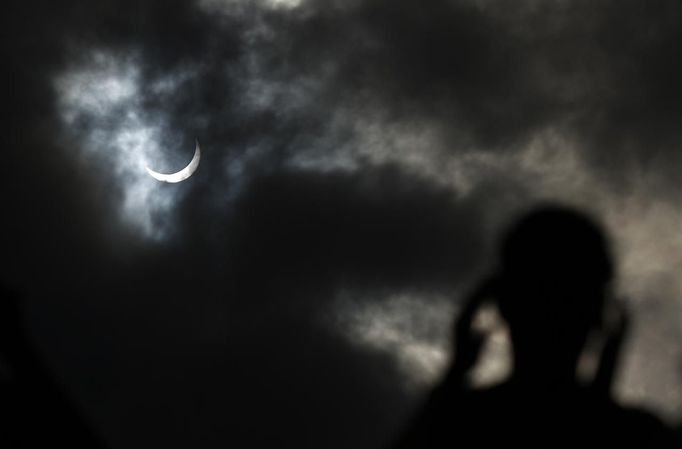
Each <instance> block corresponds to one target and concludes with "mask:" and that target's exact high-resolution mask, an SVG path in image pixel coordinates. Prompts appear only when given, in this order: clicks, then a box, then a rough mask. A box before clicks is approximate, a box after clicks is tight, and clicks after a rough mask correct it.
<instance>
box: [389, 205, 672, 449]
mask: <svg viewBox="0 0 682 449" xmlns="http://www.w3.org/2000/svg"><path fill="white" fill-rule="evenodd" d="M612 278H613V266H612V262H611V258H610V255H609V251H608V246H607V242H606V240H605V237H604V235H603V234H602V232H601V231H600V229H599V228H598V227H597V226H596V225H595V224H594V223H593V222H592V221H591V220H590V219H589V218H588V217H586V216H584V215H583V214H581V213H579V212H576V211H574V210H572V209H568V208H564V207H561V206H547V207H544V208H541V209H537V210H535V211H532V212H531V213H529V214H528V215H526V216H525V217H523V218H522V219H521V220H520V221H519V222H518V223H517V224H516V225H515V226H513V227H512V228H511V230H510V231H509V232H508V233H507V235H506V236H505V238H504V240H503V243H502V248H501V254H500V264H499V268H498V270H497V273H495V274H494V275H493V276H491V277H490V278H489V279H487V280H485V281H484V282H482V283H481V284H480V285H479V286H478V288H476V289H475V291H474V293H473V294H472V295H471V296H470V298H469V300H468V301H467V302H466V304H465V305H464V308H463V311H462V313H461V314H460V317H459V319H458V322H457V324H456V328H455V339H456V341H455V358H454V360H453V363H452V366H451V367H450V370H449V372H448V373H447V375H446V378H445V380H444V381H443V383H442V384H441V385H440V386H439V387H437V388H436V389H435V390H434V392H433V393H432V394H431V396H430V398H429V399H428V401H427V403H426V406H425V407H424V410H423V411H422V413H421V414H420V415H419V416H418V417H417V419H416V421H415V422H414V423H413V426H412V427H411V428H410V429H409V430H408V432H407V433H406V434H405V435H404V437H403V439H402V440H401V441H400V442H399V444H398V446H397V447H399V448H440V447H470V446H474V445H476V446H480V447H543V448H544V447H547V448H551V447H556V446H567V447H582V445H588V444H597V445H608V446H609V447H611V445H614V447H615V445H616V444H627V445H628V447H630V446H634V447H647V448H648V447H662V446H664V445H667V444H669V443H668V439H670V432H669V431H668V429H666V427H665V426H664V425H663V424H662V423H661V422H660V421H659V420H658V419H657V418H656V417H654V416H653V415H651V414H649V413H647V412H644V411H642V410H637V409H628V408H625V407H622V406H620V405H618V404H616V403H615V402H614V401H613V400H612V399H611V395H610V390H611V384H612V379H613V376H614V372H615V370H616V366H617V362H618V352H619V349H620V346H621V343H622V340H623V336H624V334H625V329H626V322H627V320H626V319H627V316H626V314H625V312H624V310H623V309H622V305H621V304H620V303H618V302H617V301H615V300H614V299H612V298H611V296H610V293H609V287H610V282H611V280H612ZM486 303H488V304H491V305H494V306H496V307H497V309H498V311H499V313H500V315H501V316H502V318H503V320H504V321H505V322H506V324H507V326H508V329H509V334H510V338H511V343H512V348H513V371H512V374H511V375H510V377H509V378H508V379H507V380H506V381H504V382H503V383H501V384H498V385H496V386H493V387H489V388H481V389H474V388H471V387H470V386H469V385H468V384H467V375H468V374H469V372H470V370H471V368H472V367H473V366H474V365H475V364H476V361H477V358H478V355H479V349H480V347H481V344H482V342H483V340H484V339H485V335H479V334H477V333H476V332H475V331H474V330H473V328H472V322H473V320H474V317H475V316H476V314H477V312H478V311H479V310H480V308H481V306H482V305H483V304H486ZM593 340H599V341H601V343H602V344H601V347H602V349H601V351H595V348H593V347H590V346H591V345H589V344H588V342H589V341H593ZM586 350H588V351H589V350H592V351H593V352H594V353H595V355H596V357H597V360H598V363H597V368H596V369H595V373H594V375H593V376H592V377H591V378H590V379H587V380H581V379H579V378H578V377H577V376H576V370H577V368H578V362H579V359H580V357H581V354H583V353H584V351H586ZM577 445H581V446H577Z"/></svg>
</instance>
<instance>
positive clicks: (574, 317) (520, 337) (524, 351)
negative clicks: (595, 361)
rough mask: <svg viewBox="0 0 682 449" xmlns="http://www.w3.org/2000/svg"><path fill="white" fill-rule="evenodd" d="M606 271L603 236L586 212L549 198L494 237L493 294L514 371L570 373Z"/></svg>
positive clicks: (601, 296)
mask: <svg viewBox="0 0 682 449" xmlns="http://www.w3.org/2000/svg"><path fill="white" fill-rule="evenodd" d="M612 275H613V267H612V263H611V258H610V256H609V251H608V247H607V242H606V238H605V236H604V234H603V233H602V231H601V230H600V229H599V227H598V226H597V225H596V224H595V223H594V222H593V221H592V220H591V219H590V218H588V217H587V216H586V215H584V214H582V213H580V212H578V211H575V210H573V209H570V208H567V207H562V206H554V205H552V206H546V207H542V208H539V209H536V210H534V211H532V212H530V213H529V214H527V215H525V216H524V217H523V218H522V219H521V220H520V221H519V222H518V223H516V224H515V225H514V226H513V227H512V228H511V229H510V230H509V232H508V233H507V234H506V236H505V239H504V241H503V243H502V251H501V267H500V274H499V285H498V294H497V296H498V301H499V308H500V312H501V313H502V315H503V317H504V318H505V320H506V321H507V323H508V325H509V328H510V333H511V338H512V344H513V347H514V359H515V371H517V369H526V368H530V369H538V370H541V371H543V372H547V371H550V372H551V371H552V370H554V371H557V370H558V371H561V372H562V373H560V375H566V376H570V375H573V374H574V372H575V364H576V362H577V359H578V357H579V355H580V352H581V351H582V349H583V347H584V345H585V341H586V339H587V337H588V335H589V333H590V331H591V330H592V329H594V328H595V327H596V326H598V325H599V324H600V323H601V320H602V311H603V307H604V301H605V293H606V288H607V287H608V285H609V281H610V280H611V278H612ZM554 374H558V373H556V372H555V373H554Z"/></svg>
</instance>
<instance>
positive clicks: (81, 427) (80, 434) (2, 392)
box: [0, 285, 102, 449]
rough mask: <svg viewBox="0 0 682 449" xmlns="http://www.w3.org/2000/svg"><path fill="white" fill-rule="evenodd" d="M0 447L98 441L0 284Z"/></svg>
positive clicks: (14, 298)
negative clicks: (50, 370)
mask: <svg viewBox="0 0 682 449" xmlns="http://www.w3.org/2000/svg"><path fill="white" fill-rule="evenodd" d="M0 359H1V360H2V363H3V370H2V371H3V372H2V380H0V448H3V449H5V448H51V447H54V448H58V447H59V448H61V447H64V448H100V447H102V446H101V444H100V443H99V441H98V439H96V438H95V437H94V435H93V433H92V432H91V430H90V429H89V428H88V426H86V425H85V423H84V422H83V420H82V419H81V416H80V414H79V413H78V412H77V411H76V409H75V408H74V406H73V405H72V404H71V402H70V401H68V400H67V399H66V396H65V395H64V394H63V393H62V391H61V389H60V388H59V387H58V386H57V383H56V382H55V381H54V380H53V378H52V376H51V375H50V373H49V370H48V369H47V368H46V367H45V366H44V365H43V363H42V361H41V359H40V357H38V356H37V354H36V353H35V351H34V350H33V347H32V345H31V343H30V341H29V340H28V338H27V337H26V334H25V330H24V328H23V326H22V319H21V313H20V297H19V295H17V294H16V293H15V292H13V291H11V290H9V289H6V288H4V287H3V286H1V285H0Z"/></svg>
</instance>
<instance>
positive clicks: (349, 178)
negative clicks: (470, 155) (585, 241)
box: [1, 0, 682, 448]
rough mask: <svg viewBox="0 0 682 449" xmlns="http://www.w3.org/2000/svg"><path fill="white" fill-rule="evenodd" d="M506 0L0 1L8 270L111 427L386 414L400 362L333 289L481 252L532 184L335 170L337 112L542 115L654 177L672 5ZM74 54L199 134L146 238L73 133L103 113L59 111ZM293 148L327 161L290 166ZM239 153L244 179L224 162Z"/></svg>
mask: <svg viewBox="0 0 682 449" xmlns="http://www.w3.org/2000/svg"><path fill="white" fill-rule="evenodd" d="M506 3H508V2H492V1H479V2H475V1H445V0H433V1H430V2H428V3H426V2H416V1H413V2H410V1H407V0H398V1H395V0H394V1H388V0H367V1H352V2H342V1H331V0H330V1H326V0H320V1H307V2H303V3H302V5H301V6H300V7H298V8H293V9H286V8H280V9H269V8H267V7H265V6H264V5H265V3H263V2H248V1H244V2H241V3H240V2H236V1H235V2H224V4H222V6H221V3H220V2H214V6H215V5H218V6H219V7H218V6H216V7H215V8H214V9H210V8H204V9H202V8H199V7H198V6H197V4H195V3H192V2H183V1H167V2H149V1H143V2H139V1H135V2H133V1H116V2H113V1H109V2H88V1H71V2H49V1H44V2H26V1H25V2H11V3H10V4H9V5H8V6H6V7H5V12H4V13H3V18H2V19H1V20H2V21H3V30H4V31H3V41H2V44H1V45H2V48H3V53H4V54H6V55H8V58H7V60H6V66H5V69H4V70H3V74H2V75H1V76H2V79H3V81H4V83H3V85H5V86H9V87H8V89H7V93H6V100H5V101H4V102H3V105H2V106H1V107H2V116H3V119H4V127H6V132H3V147H4V148H3V151H4V152H6V158H7V161H9V162H11V163H10V164H9V165H5V171H4V172H3V176H2V180H3V181H2V182H3V189H2V193H1V195H2V201H3V207H4V208H6V210H8V211H10V213H8V214H7V216H6V218H3V222H2V235H3V237H2V243H3V248H5V251H6V253H7V254H9V256H7V257H6V262H5V263H4V264H3V274H2V277H3V279H6V280H7V281H11V282H14V283H17V284H20V285H23V286H24V287H25V288H26V289H27V290H29V291H32V292H33V293H34V301H35V302H36V303H39V304H38V305H36V306H34V309H35V310H34V311H33V315H34V321H35V323H36V324H34V327H35V328H36V329H35V332H36V334H37V335H38V337H39V340H42V341H49V342H50V343H46V344H45V346H46V348H47V350H46V351H47V352H48V353H52V354H53V356H52V357H53V358H54V360H55V361H54V364H55V366H57V367H58V369H59V370H61V371H62V372H63V373H65V374H64V376H65V377H66V378H67V380H68V381H69V382H70V383H71V384H73V385H74V387H73V388H74V391H76V393H77V395H78V396H79V397H80V398H81V399H80V400H81V401H82V402H83V403H85V404H86V406H87V407H89V409H90V410H92V414H93V416H94V418H93V419H94V420H95V421H96V422H97V423H98V425H99V426H100V427H101V428H102V429H103V430H102V431H103V432H104V433H105V434H106V435H107V437H108V438H109V439H110V441H112V442H114V443H115V444H116V445H117V447H149V446H155V445H158V446H160V445H164V446H168V447H173V446H175V447H188V446H197V445H199V446H202V447H213V446H220V445H229V444H234V441H235V440H237V441H238V442H244V441H247V440H248V439H249V438H256V441H252V442H253V443H254V444H251V445H250V446H252V447H259V446H261V445H265V444H280V443H281V441H285V440H290V441H294V440H295V441H296V444H298V445H299V446H302V447H327V448H334V447H339V448H341V447H350V446H353V447H371V446H372V445H373V444H377V443H378V442H380V441H382V440H383V439H385V438H387V437H388V433H390V431H391V428H392V427H393V426H395V425H396V424H397V422H398V421H399V420H400V419H401V418H402V417H403V416H404V414H405V413H406V411H407V410H408V406H409V401H408V393H406V392H405V391H404V390H403V384H402V381H401V378H400V376H399V374H398V371H397V370H396V367H395V366H394V362H395V361H394V360H393V359H391V358H390V357H387V356H386V355H385V354H380V353H378V352H377V351H374V350H371V349H368V348H364V347H359V346H357V345H353V344H351V343H350V342H349V341H347V340H346V339H343V338H341V337H340V336H339V333H338V331H337V330H336V329H330V328H326V327H324V324H323V323H325V321H324V320H322V319H320V316H321V315H324V314H325V313H327V311H328V309H329V308H330V307H331V304H332V302H333V300H334V298H335V295H336V294H337V293H338V291H339V290H342V289H347V290H350V291H351V292H352V294H353V295H355V296H357V298H359V301H371V300H376V299H370V298H375V297H377V296H378V297H382V295H381V294H378V295H374V293H376V292H382V294H383V293H386V292H396V291H403V290H418V291H439V292H443V293H448V292H450V291H451V290H452V289H454V288H458V287H460V286H461V285H462V284H466V283H467V281H469V279H470V277H471V276H472V275H473V274H474V273H475V271H476V269H477V268H478V267H479V266H480V265H481V264H484V263H485V262H486V256H488V255H489V252H488V251H489V248H488V245H489V243H490V242H489V239H490V238H491V236H490V235H489V228H490V227H491V226H490V222H491V221H494V220H491V218H490V217H491V216H495V214H496V213H498V211H499V210H503V209H504V208H505V207H508V203H513V202H514V201H521V200H520V199H522V198H524V197H525V196H526V193H527V192H526V191H525V190H524V189H525V187H523V186H519V185H516V183H515V180H516V179H515V176H516V175H515V174H514V173H509V174H499V176H497V177H496V178H495V179H485V180H481V183H482V184H481V185H479V186H478V187H477V188H475V189H473V190H472V191H471V192H460V191H458V190H456V189H454V188H448V187H443V186H442V185H441V184H438V183H436V182H435V181H433V180H430V179H428V178H427V177H425V176H423V175H417V174H415V173H414V170H412V169H411V168H410V167H409V164H406V166H400V165H399V164H395V163H394V164H376V163H375V164H369V163H367V161H366V160H364V159H362V158H359V157H358V158H357V159H356V160H355V162H356V164H357V165H358V166H359V168H353V169H346V170H340V169H338V168H337V167H333V166H332V164H328V165H329V166H327V165H325V164H327V163H328V161H327V160H326V159H325V158H326V157H327V156H329V158H332V156H333V155H335V154H336V152H337V151H338V150H339V149H340V148H347V147H350V148H352V149H356V147H359V146H361V145H364V144H365V142H364V141H363V140H362V139H357V138H356V136H355V135H354V132H355V130H354V129H353V128H352V127H346V126H345V125H342V126H338V127H334V126H333V125H332V123H336V122H335V121H334V119H335V117H336V114H338V113H339V111H342V112H341V115H343V116H344V117H345V118H348V120H349V121H353V122H360V123H362V122H363V121H365V119H366V118H368V117H369V118H372V117H373V116H375V115H376V114H379V113H381V114H384V115H383V116H384V117H386V118H385V120H386V121H387V122H395V123H398V124H400V123H405V122H410V121H411V120H423V119H427V120H428V121H429V123H432V124H433V126H436V127H438V128H440V129H442V130H443V134H444V135H445V137H444V141H439V142H428V141H426V142H423V146H424V147H423V148H414V152H415V153H416V152H420V151H424V152H426V153H428V151H429V150H430V147H429V146H430V144H432V143H433V145H434V146H437V145H438V146H444V147H445V148H447V150H448V151H449V152H451V153H458V152H460V151H463V150H465V149H471V148H473V149H477V150H482V151H489V152H491V153H493V154H496V152H501V153H502V152H503V153H510V152H513V151H515V150H518V149H519V148H521V147H523V145H524V144H525V143H527V142H528V141H529V140H530V139H532V138H533V136H534V135H535V134H536V133H537V132H539V131H541V130H543V129H545V128H556V129H558V130H560V131H562V132H565V133H567V134H569V135H570V136H571V138H573V139H575V140H578V141H580V142H581V143H582V144H583V145H584V149H585V150H584V154H585V155H586V157H587V158H588V160H589V161H590V164H591V165H589V166H588V167H590V168H593V169H595V170H599V173H604V174H606V175H609V176H612V177H613V178H614V179H619V180H621V181H622V180H623V178H622V177H619V176H621V174H622V172H623V170H624V169H625V168H628V167H629V165H628V164H630V163H632V160H633V159H634V160H635V162H636V165H638V164H640V163H642V162H644V163H646V162H648V161H653V162H652V164H654V167H655V168H656V169H657V170H661V175H662V176H666V175H671V173H668V172H666V170H668V169H667V168H666V167H664V166H663V165H669V166H672V164H660V165H656V164H658V163H657V162H656V161H657V157H659V158H660V157H665V158H666V159H665V160H667V161H668V162H669V160H670V159H667V158H669V157H670V158H675V157H676V156H674V154H673V152H674V149H675V146H676V145H677V144H679V143H680V134H679V133H680V131H679V129H680V128H679V119H680V116H681V115H682V106H680V104H682V102H680V101H679V100H682V98H680V97H682V89H680V84H679V80H680V79H681V76H680V75H682V63H680V61H682V59H680V54H679V52H680V50H679V45H678V41H679V38H680V37H682V36H680V34H681V32H680V30H682V27H681V26H680V25H682V7H680V6H678V4H677V2H674V1H664V0H655V1H651V2H647V3H646V6H645V5H644V3H642V2H634V1H626V2H622V1H620V2H616V1H606V0H604V1H573V2H536V1H525V2H514V5H513V6H511V5H507V4H506ZM92 50H96V51H104V52H106V53H107V54H108V55H119V56H122V57H123V59H125V57H127V56H129V55H133V56H135V64H136V66H137V67H138V68H139V69H140V78H141V80H140V85H141V86H142V90H141V92H140V104H141V108H142V110H143V111H144V113H145V114H146V115H148V116H150V117H156V119H155V120H157V121H159V122H163V126H162V128H163V130H164V133H163V135H162V136H161V140H162V142H161V143H162V144H167V145H169V146H170V145H171V144H172V143H173V142H176V141H178V140H183V139H184V141H185V142H187V141H189V142H191V140H192V139H193V138H194V136H196V135H200V136H201V139H202V146H203V147H204V148H205V153H204V159H203V162H202V164H203V165H202V166H201V168H200V171H199V172H197V176H195V178H193V180H192V182H193V183H192V184H189V183H188V184H187V195H186V196H184V197H183V198H181V199H180V200H179V201H180V204H179V205H178V208H177V214H176V215H174V218H173V220H174V225H175V233H174V234H173V236H174V239H173V240H171V241H168V242H165V243H163V244H161V245H156V246H155V245H149V244H148V243H147V242H145V241H144V240H143V239H140V238H138V237H137V236H136V235H134V233H132V232H128V231H126V230H121V229H119V225H118V221H116V216H117V213H118V212H117V206H118V203H119V202H120V201H121V197H122V196H123V193H122V192H123V190H124V189H125V187H126V185H125V182H121V180H119V179H114V177H111V178H109V179H108V182H107V183H104V184H103V183H102V182H101V180H100V179H97V178H98V177H97V175H96V174H94V173H93V167H96V166H97V164H95V163H94V162H92V161H89V160H88V159H87V158H84V157H83V156H82V155H81V156H77V154H78V153H72V152H69V149H68V148H66V147H68V145H65V143H66V144H69V145H81V144H82V142H81V141H82V139H83V136H84V135H86V134H87V133H88V132H90V131H91V130H92V129H94V128H95V124H94V123H93V121H92V120H88V119H87V118H85V119H82V120H80V121H78V122H77V124H76V125H77V126H74V129H70V130H65V129H64V125H63V123H62V122H61V121H60V119H59V117H58V116H59V100H58V98H57V94H56V93H55V90H54V79H55V77H57V76H59V75H60V74H61V73H63V72H64V71H68V70H69V69H71V68H73V67H78V66H79V65H80V64H83V63H87V62H88V60H89V58H91V55H92V53H91V51H92ZM169 79H170V80H176V81H177V83H176V84H172V85H171V87H170V88H168V89H166V90H164V89H163V88H159V89H156V90H155V89H153V88H152V87H153V86H155V85H156V84H155V83H157V84H158V83H159V82H162V81H168V80H169ZM116 120H117V119H116V118H111V119H110V118H105V119H104V120H103V123H104V124H103V125H102V126H107V125H110V124H113V123H117V122H116ZM344 123H345V122H344ZM83 146H84V145H83ZM254 149H256V150H257V151H254ZM357 149H359V148H357ZM671 149H672V150H671ZM249 151H254V152H255V156H253V157H251V156H249V157H250V158H245V155H248V154H249ZM302 153H306V154H305V158H304V160H308V159H311V155H313V156H316V157H319V158H320V159H321V160H322V163H319V164H318V165H314V164H313V165H311V166H310V167H308V168H306V169H303V168H300V167H298V168H296V167H294V168H292V165H295V164H292V163H291V160H292V159H293V158H295V157H296V156H297V155H300V154H302ZM351 154H352V152H351ZM351 157H353V156H351ZM434 157H436V156H435V155H434ZM240 158H245V159H244V160H245V161H246V162H243V163H242V165H241V166H240V167H241V168H240V170H241V172H240V173H241V174H240V180H239V183H240V187H239V188H238V189H236V188H234V185H235V183H236V180H235V179H236V177H235V176H234V171H233V172H230V171H229V170H227V169H226V166H229V164H230V163H232V162H233V161H235V160H241V159H240ZM675 160H676V159H675ZM8 167H9V168H8ZM671 170H672V169H671ZM164 187H167V186H164ZM228 188H229V189H234V190H230V192H231V193H232V192H234V198H231V199H230V200H229V201H228V200H226V199H224V198H223V196H222V193H223V190H227V189H228ZM169 189H170V188H169ZM169 189H167V190H168V191H170V190H169ZM510 198H511V199H510ZM112 248H113V250H112ZM48 298H49V300H48ZM59 320H61V321H59ZM55 323H57V324H55ZM93 379H101V380H100V381H95V380H93ZM169 422H170V423H172V424H173V425H171V426H169V425H168V423H169ZM118 423H122V424H118ZM349 429H351V430H349ZM254 435H255V436H254ZM301 439H305V441H301ZM237 446H240V445H239V444H237ZM242 446H243V447H247V446H249V445H246V444H244V445H242Z"/></svg>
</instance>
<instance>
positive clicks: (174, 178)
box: [145, 140, 201, 183]
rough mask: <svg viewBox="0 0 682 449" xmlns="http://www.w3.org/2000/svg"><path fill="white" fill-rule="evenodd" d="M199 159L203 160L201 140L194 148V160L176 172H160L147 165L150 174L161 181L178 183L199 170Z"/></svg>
mask: <svg viewBox="0 0 682 449" xmlns="http://www.w3.org/2000/svg"><path fill="white" fill-rule="evenodd" d="M199 160H201V148H199V141H198V140H197V147H196V149H195V150H194V156H193V157H192V160H191V161H189V164H187V166H186V167H185V168H183V169H182V170H180V171H178V172H175V173H168V174H164V173H159V172H156V171H154V170H152V169H151V168H149V167H145V168H146V169H147V173H149V175H150V176H151V177H152V178H154V179H156V180H158V181H161V182H170V183H176V182H181V181H184V180H185V179H187V178H189V177H190V176H192V175H193V174H194V172H195V171H197V168H198V167H199Z"/></svg>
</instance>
